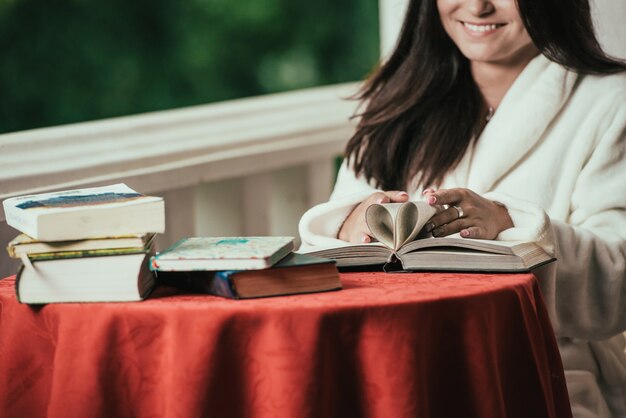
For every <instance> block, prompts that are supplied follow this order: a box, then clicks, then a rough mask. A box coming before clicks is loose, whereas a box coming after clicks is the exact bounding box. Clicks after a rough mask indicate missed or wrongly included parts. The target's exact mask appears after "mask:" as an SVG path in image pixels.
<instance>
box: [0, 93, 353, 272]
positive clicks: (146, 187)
mask: <svg viewBox="0 0 626 418" xmlns="http://www.w3.org/2000/svg"><path fill="white" fill-rule="evenodd" d="M356 88H357V85H356V84H343V85H336V86H329V87H320V88H314V89H309V90H300V91H297V92H292V93H282V94H275V95H268V96H261V97H255V98H249V99H241V100H233V101H228V102H222V103H218V104H211V105H204V106H197V107H190V108H185V109H178V110H171V111H164V112H155V113H149V114H144V115H137V116H128V117H122V118H115V119H108V120H103V121H96V122H88V123H81V124H74V125H68V126H60V127H53V128H46V129H37V130H31V131H24V132H18V133H13V134H6V135H0V200H3V199H5V198H8V197H11V196H17V195H22V194H28V193H39V192H46V191H52V190H62V189H70V188H82V187H89V186H96V185H104V184H112V183H116V182H124V183H126V184H128V185H129V186H131V187H133V188H134V189H136V190H138V191H141V192H143V193H148V194H154V195H160V196H164V197H165V201H166V222H167V231H166V234H164V235H163V236H161V237H160V241H159V242H158V246H159V247H161V248H163V246H165V245H169V244H170V243H172V242H173V241H174V240H176V239H178V238H180V237H182V236H189V235H235V234H245V235H254V234H273V235H283V234H284V235H294V236H296V235H297V222H298V219H299V218H300V216H301V215H302V213H303V212H304V211H305V210H306V209H307V208H308V207H310V206H311V205H313V204H315V203H318V202H320V201H323V200H325V199H326V198H327V197H328V194H329V193H330V190H331V188H332V183H333V176H334V164H333V161H334V158H335V157H336V156H337V155H340V154H341V152H342V150H343V148H344V146H345V143H346V141H347V139H348V138H349V137H350V134H351V132H352V130H353V126H352V124H351V122H350V120H349V118H350V116H351V115H352V114H353V113H354V111H355V106H356V103H355V102H354V101H351V100H347V98H348V97H349V96H350V95H351V94H353V93H354V92H355V91H356ZM15 234H16V231H15V230H13V229H12V228H10V227H8V226H7V225H6V223H5V222H4V213H3V212H2V211H1V210H0V243H2V244H3V246H4V244H6V243H7V242H8V241H9V240H10V239H11V238H13V236H14V235H15ZM15 268H16V263H14V262H13V260H10V259H8V258H7V257H6V255H5V252H4V251H0V276H2V277H4V276H6V275H9V274H12V273H13V272H15Z"/></svg>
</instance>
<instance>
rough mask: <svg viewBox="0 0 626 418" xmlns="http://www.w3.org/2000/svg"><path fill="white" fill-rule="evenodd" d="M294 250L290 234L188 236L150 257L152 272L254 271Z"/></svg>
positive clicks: (268, 265)
mask: <svg viewBox="0 0 626 418" xmlns="http://www.w3.org/2000/svg"><path fill="white" fill-rule="evenodd" d="M293 249H294V243H293V237H271V236H267V237H192V238H183V239H181V240H180V241H178V242H177V243H176V244H174V245H172V246H171V247H169V248H167V249H166V250H164V251H162V252H160V253H158V254H157V255H155V256H154V257H152V260H151V263H150V268H151V269H152V270H154V271H189V270H210V271H218V270H257V269H264V268H268V267H271V266H273V265H274V264H276V263H277V262H278V261H279V260H280V259H282V258H283V257H285V256H286V255H287V254H289V253H290V252H292V251H293Z"/></svg>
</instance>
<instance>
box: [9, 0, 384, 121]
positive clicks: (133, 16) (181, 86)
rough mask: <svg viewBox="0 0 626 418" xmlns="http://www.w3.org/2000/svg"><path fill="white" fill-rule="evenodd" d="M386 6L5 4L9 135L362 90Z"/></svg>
mask: <svg viewBox="0 0 626 418" xmlns="http://www.w3.org/2000/svg"><path fill="white" fill-rule="evenodd" d="M377 8H378V2H377V0H341V1H336V0H317V1H315V2H305V1H302V0H150V1H148V0H107V1H95V0H46V1H41V0H40V1H37V0H0V97H1V102H0V132H11V131H17V130H24V129H31V128H37V127H43V126H51V125H58V124H66V123H72V122H79V121H85V120H93V119H101V118H108V117H114V116H120V115H127V114H136V113H142V112H148V111H154V110H162V109H170V108H176V107H182V106H190V105H197V104H203V103H209V102H215V101H221V100H228V99H233V98H239V97H247V96H254V95H259V94H264V93H272V92H278V91H286V90H293V89H298V88H305V87H311V86H319V85H326V84H333V83H339V82H345V81H355V80H360V79H362V78H364V77H365V76H366V75H367V74H368V73H369V72H370V71H371V69H372V67H373V66H374V65H375V63H376V61H377V57H378V51H379V50H378V45H379V38H378V11H377Z"/></svg>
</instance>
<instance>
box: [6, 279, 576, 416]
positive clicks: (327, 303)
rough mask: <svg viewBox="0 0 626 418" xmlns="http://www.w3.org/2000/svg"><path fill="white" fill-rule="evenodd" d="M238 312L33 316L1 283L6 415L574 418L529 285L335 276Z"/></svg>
mask: <svg viewBox="0 0 626 418" xmlns="http://www.w3.org/2000/svg"><path fill="white" fill-rule="evenodd" d="M342 282H343V284H344V290H342V291H339V292H331V293H319V294H311V295H297V296H289V297H279V298H267V299H257V300H246V301H233V300H228V299H221V298H217V297H211V296H206V295H182V294H178V292H177V291H175V290H174V289H171V288H160V289H158V290H157V292H156V293H155V294H154V295H153V296H152V297H151V299H149V300H147V301H144V302H140V303H109V304H106V303H93V304H58V305H47V306H44V307H39V308H32V307H29V306H27V305H20V304H18V303H17V301H16V299H15V293H14V289H13V285H14V280H13V278H8V279H4V280H0V315H1V317H0V416H2V417H3V418H30V417H33V418H34V417H46V416H47V417H63V418H71V417H77V418H78V417H79V418H86V417H107V418H112V417H116V418H123V417H146V418H148V417H150V418H156V417H159V418H160V417H181V418H191V417H246V418H248V417H251V418H257V417H272V418H275V417H298V418H299V417H341V418H345V417H381V418H390V417H403V418H404V417H425V418H426V417H427V418H434V417H446V418H448V417H463V418H469V417H480V418H490V417H507V418H512V417H523V418H529V417H533V418H541V417H552V418H556V417H568V416H571V412H570V410H569V403H568V399H567V390H566V387H565V380H564V376H563V369H562V365H561V360H560V357H559V353H558V349H557V346H556V343H555V339H554V336H553V334H552V328H551V326H550V322H549V319H548V316H547V314H546V310H545V307H544V304H543V301H542V299H541V295H540V293H539V288H538V286H537V283H536V279H535V278H534V276H532V275H530V274H517V275H477V274H440V273H438V274H428V273H427V274H384V273H350V274H343V275H342Z"/></svg>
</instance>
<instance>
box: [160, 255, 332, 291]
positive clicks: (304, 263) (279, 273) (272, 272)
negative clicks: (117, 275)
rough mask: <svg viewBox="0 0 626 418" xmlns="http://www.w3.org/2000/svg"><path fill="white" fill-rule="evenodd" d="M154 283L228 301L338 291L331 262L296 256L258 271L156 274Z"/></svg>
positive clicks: (288, 256)
mask: <svg viewBox="0 0 626 418" xmlns="http://www.w3.org/2000/svg"><path fill="white" fill-rule="evenodd" d="M157 280H158V281H159V282H162V283H164V284H168V285H171V286H175V287H179V288H182V289H185V290H190V291H192V292H200V293H208V294H211V295H216V296H223V297H226V298H231V299H247V298H259V297H268V296H280V295H291V294H297V293H313V292H325V291H330V290H338V289H341V281H340V280H339V273H338V271H337V267H336V266H335V261H334V260H330V259H324V258H319V257H311V256H307V255H303V254H296V253H291V254H289V255H287V256H286V257H285V258H283V259H282V260H280V261H279V262H278V263H277V264H276V265H274V266H273V267H271V268H267V269H262V270H229V271H218V272H212V271H180V272H158V273H157Z"/></svg>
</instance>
